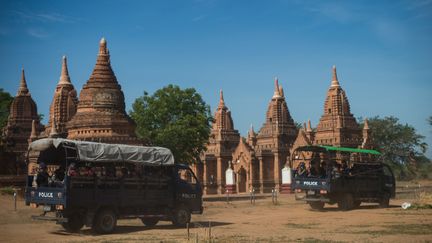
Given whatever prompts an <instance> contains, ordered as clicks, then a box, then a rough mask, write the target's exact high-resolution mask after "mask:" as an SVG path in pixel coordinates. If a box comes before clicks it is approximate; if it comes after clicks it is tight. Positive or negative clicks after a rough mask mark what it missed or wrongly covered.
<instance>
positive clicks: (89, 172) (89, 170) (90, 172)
mask: <svg viewBox="0 0 432 243" xmlns="http://www.w3.org/2000/svg"><path fill="white" fill-rule="evenodd" d="M82 175H83V176H88V177H93V176H95V175H96V173H95V169H94V167H93V164H92V163H87V164H86V166H85V168H84V171H83V174H82Z"/></svg>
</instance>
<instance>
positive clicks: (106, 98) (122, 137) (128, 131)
mask: <svg viewBox="0 0 432 243" xmlns="http://www.w3.org/2000/svg"><path fill="white" fill-rule="evenodd" d="M135 127H136V125H135V123H134V122H133V121H132V119H131V118H130V117H129V116H128V115H127V114H126V112H125V102H124V95H123V92H122V90H121V86H120V85H119V83H118V82H117V78H116V76H115V74H114V72H113V70H112V68H111V62H110V54H109V51H108V48H107V42H106V40H105V39H104V38H102V39H101V41H100V45H99V54H98V56H97V61H96V65H95V67H94V69H93V73H92V74H91V76H90V78H89V80H88V81H87V83H86V84H84V86H83V88H82V90H81V93H80V96H79V103H78V108H77V112H76V114H75V116H74V117H73V118H72V119H71V120H70V121H69V122H68V123H67V129H68V138H69V139H76V140H86V141H95V142H105V143H120V144H142V143H141V142H140V141H139V139H138V138H137V137H136V135H135Z"/></svg>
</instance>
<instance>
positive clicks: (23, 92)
mask: <svg viewBox="0 0 432 243" xmlns="http://www.w3.org/2000/svg"><path fill="white" fill-rule="evenodd" d="M28 92H29V90H28V88H27V81H26V78H25V73H24V68H22V70H21V81H20V86H19V88H18V92H17V96H19V95H26V94H28Z"/></svg>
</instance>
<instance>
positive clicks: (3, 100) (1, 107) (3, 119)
mask: <svg viewBox="0 0 432 243" xmlns="http://www.w3.org/2000/svg"><path fill="white" fill-rule="evenodd" d="M12 100H13V97H12V96H11V95H10V94H9V93H8V92H5V91H4V90H3V89H2V88H0V129H1V128H3V127H4V126H6V123H7V119H8V116H9V109H10V105H11V103H12Z"/></svg>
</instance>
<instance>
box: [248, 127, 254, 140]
mask: <svg viewBox="0 0 432 243" xmlns="http://www.w3.org/2000/svg"><path fill="white" fill-rule="evenodd" d="M248 135H249V137H254V136H255V131H254V127H253V125H252V124H251V125H250V128H249V132H248Z"/></svg>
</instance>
